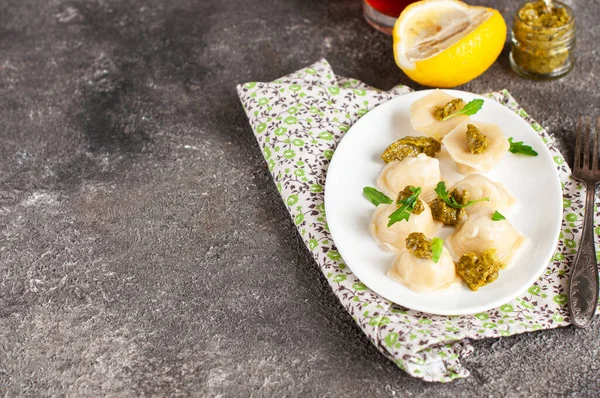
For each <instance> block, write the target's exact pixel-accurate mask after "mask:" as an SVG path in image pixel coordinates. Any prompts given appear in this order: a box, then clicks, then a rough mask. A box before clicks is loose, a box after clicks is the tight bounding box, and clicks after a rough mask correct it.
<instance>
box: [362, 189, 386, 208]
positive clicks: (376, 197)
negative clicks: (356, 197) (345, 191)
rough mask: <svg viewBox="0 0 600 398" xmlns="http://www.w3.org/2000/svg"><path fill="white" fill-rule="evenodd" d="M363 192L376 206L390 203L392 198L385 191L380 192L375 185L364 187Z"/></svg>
mask: <svg viewBox="0 0 600 398" xmlns="http://www.w3.org/2000/svg"><path fill="white" fill-rule="evenodd" d="M363 194H364V195H365V198H367V199H368V200H369V202H371V203H373V204H374V205H375V206H379V205H380V204H382V203H383V204H386V205H387V204H390V203H392V200H391V199H390V198H388V197H387V196H386V194H384V193H383V192H379V191H378V190H377V189H375V188H373V187H364V188H363Z"/></svg>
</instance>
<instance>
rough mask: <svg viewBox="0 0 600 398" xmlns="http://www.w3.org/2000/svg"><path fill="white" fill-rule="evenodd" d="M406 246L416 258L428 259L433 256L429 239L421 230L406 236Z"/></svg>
mask: <svg viewBox="0 0 600 398" xmlns="http://www.w3.org/2000/svg"><path fill="white" fill-rule="evenodd" d="M406 248H407V249H408V250H409V251H410V252H411V253H412V255H413V256H415V257H416V258H422V259H428V258H432V257H433V252H432V250H431V241H430V240H428V239H427V237H426V236H425V234H423V233H421V232H413V233H411V234H409V235H408V236H407V237H406Z"/></svg>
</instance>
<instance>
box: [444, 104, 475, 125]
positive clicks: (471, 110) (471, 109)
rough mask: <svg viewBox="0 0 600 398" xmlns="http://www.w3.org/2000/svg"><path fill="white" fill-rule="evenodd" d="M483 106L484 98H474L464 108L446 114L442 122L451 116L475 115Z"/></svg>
mask: <svg viewBox="0 0 600 398" xmlns="http://www.w3.org/2000/svg"><path fill="white" fill-rule="evenodd" d="M482 106H483V100H482V99H474V100H473V101H470V102H469V103H468V104H467V105H465V106H463V107H462V109H459V110H457V111H456V112H453V113H451V114H449V115H448V116H446V117H445V118H443V119H442V122H443V121H444V120H448V119H450V118H451V117H454V116H458V115H469V116H470V115H474V114H476V113H477V112H479V110H480V109H481V107H482Z"/></svg>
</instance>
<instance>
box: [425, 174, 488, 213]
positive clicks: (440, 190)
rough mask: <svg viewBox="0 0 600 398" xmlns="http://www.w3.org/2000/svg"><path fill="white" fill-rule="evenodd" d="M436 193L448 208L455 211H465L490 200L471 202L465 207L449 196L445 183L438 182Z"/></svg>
mask: <svg viewBox="0 0 600 398" xmlns="http://www.w3.org/2000/svg"><path fill="white" fill-rule="evenodd" d="M435 193H437V195H438V196H439V197H440V199H442V200H443V201H444V202H445V203H446V204H447V205H448V206H450V207H452V208H454V209H464V208H465V207H469V206H471V205H474V204H475V203H479V202H487V201H489V200H490V198H481V199H477V200H469V201H468V202H467V204H464V205H463V204H460V203H458V202H457V201H456V199H454V197H453V196H450V195H449V194H448V191H446V183H445V182H444V181H440V182H438V184H437V187H435Z"/></svg>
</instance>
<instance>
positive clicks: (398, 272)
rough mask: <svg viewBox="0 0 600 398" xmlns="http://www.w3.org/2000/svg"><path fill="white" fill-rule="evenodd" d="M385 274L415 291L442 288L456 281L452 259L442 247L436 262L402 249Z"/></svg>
mask: <svg viewBox="0 0 600 398" xmlns="http://www.w3.org/2000/svg"><path fill="white" fill-rule="evenodd" d="M387 275H388V276H389V277H390V278H392V279H393V280H395V281H398V282H400V283H402V284H404V285H405V286H406V287H408V288H409V289H411V290H414V291H415V292H417V293H428V292H432V291H435V290H440V289H444V288H447V287H450V285H452V284H453V283H455V282H457V281H458V277H457V275H456V271H455V269H454V261H452V257H451V256H450V253H449V252H448V250H446V248H443V250H442V255H441V256H440V259H439V260H438V262H437V263H434V262H433V260H432V259H422V258H417V257H415V256H413V254H412V253H411V252H410V251H409V250H402V251H401V252H400V253H399V254H398V256H397V257H396V259H395V260H394V263H393V264H392V266H391V267H390V268H389V269H388V272H387Z"/></svg>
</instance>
